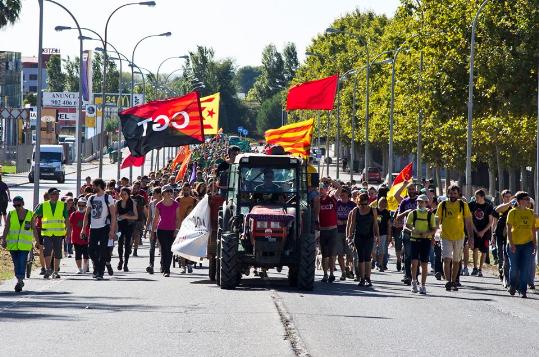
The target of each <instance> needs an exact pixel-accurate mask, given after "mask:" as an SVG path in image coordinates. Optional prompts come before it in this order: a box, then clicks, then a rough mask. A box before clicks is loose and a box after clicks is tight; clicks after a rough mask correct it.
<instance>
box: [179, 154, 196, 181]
mask: <svg viewBox="0 0 539 357" xmlns="http://www.w3.org/2000/svg"><path fill="white" fill-rule="evenodd" d="M191 155H192V153H191V152H190V153H189V154H188V155H187V157H186V158H185V159H184V160H183V162H182V165H181V166H180V170H179V171H178V174H177V175H176V183H178V182H180V181H183V178H184V176H185V173H186V172H187V167H188V166H189V162H191Z"/></svg>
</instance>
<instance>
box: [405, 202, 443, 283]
mask: <svg viewBox="0 0 539 357" xmlns="http://www.w3.org/2000/svg"><path fill="white" fill-rule="evenodd" d="M428 202H429V198H428V196H427V195H425V194H422V195H419V196H418V197H417V199H416V203H417V208H416V209H415V210H413V211H412V212H411V213H410V214H409V215H408V218H407V219H406V229H407V230H408V231H409V232H410V256H411V259H412V292H413V293H417V292H418V289H417V275H418V267H419V264H420V262H421V287H420V288H419V293H420V294H426V293H427V289H426V287H425V284H426V282H427V274H428V264H429V256H430V248H431V246H432V243H433V240H432V238H433V236H434V233H435V232H436V223H435V221H434V214H432V213H431V212H430V211H429V210H428V208H427V204H428Z"/></svg>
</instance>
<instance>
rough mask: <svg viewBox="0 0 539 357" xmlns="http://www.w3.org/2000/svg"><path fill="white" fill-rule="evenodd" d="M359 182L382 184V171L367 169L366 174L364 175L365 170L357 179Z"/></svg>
mask: <svg viewBox="0 0 539 357" xmlns="http://www.w3.org/2000/svg"><path fill="white" fill-rule="evenodd" d="M359 180H360V181H367V182H368V183H371V182H374V183H382V170H380V169H379V168H378V167H369V168H367V174H366V175H365V170H363V173H362V174H361V176H360V177H359Z"/></svg>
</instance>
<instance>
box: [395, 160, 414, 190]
mask: <svg viewBox="0 0 539 357" xmlns="http://www.w3.org/2000/svg"><path fill="white" fill-rule="evenodd" d="M413 166H414V165H413V162H411V163H409V164H408V165H406V166H405V167H404V169H402V171H401V172H400V173H399V175H398V176H397V177H395V180H393V185H392V186H395V185H396V184H399V183H401V182H404V181H409V180H410V179H411V178H412V169H413Z"/></svg>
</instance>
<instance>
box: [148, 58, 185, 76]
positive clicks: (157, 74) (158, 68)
mask: <svg viewBox="0 0 539 357" xmlns="http://www.w3.org/2000/svg"><path fill="white" fill-rule="evenodd" d="M173 58H178V59H185V60H187V59H189V56H187V55H182V56H172V57H168V58H165V59H164V60H163V61H162V62H161V63H160V64H159V67H157V73H156V75H155V76H156V80H157V81H159V70H160V69H161V66H162V65H163V63H165V62H166V61H168V60H171V59H173Z"/></svg>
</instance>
